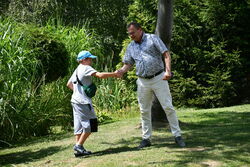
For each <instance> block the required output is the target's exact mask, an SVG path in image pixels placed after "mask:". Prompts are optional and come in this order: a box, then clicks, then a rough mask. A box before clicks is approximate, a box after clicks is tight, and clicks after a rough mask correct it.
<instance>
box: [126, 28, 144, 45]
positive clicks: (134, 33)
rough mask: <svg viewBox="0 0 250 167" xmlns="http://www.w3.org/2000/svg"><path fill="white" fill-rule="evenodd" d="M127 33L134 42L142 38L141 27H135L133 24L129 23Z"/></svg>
mask: <svg viewBox="0 0 250 167" xmlns="http://www.w3.org/2000/svg"><path fill="white" fill-rule="evenodd" d="M128 34H129V37H130V38H131V39H132V40H134V41H136V42H140V41H141V38H142V29H141V28H139V29H137V28H135V27H134V26H133V25H131V26H130V27H129V28H128Z"/></svg>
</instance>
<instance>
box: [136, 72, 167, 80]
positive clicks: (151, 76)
mask: <svg viewBox="0 0 250 167" xmlns="http://www.w3.org/2000/svg"><path fill="white" fill-rule="evenodd" d="M163 71H164V70H161V71H159V72H157V73H155V74H154V75H150V76H146V77H140V78H144V79H151V78H154V77H155V76H157V75H159V74H161V73H162V72H163Z"/></svg>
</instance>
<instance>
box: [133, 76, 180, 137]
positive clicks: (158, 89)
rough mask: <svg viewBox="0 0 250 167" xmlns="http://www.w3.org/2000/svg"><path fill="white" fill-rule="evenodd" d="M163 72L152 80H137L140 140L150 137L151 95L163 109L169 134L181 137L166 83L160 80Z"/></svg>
mask: <svg viewBox="0 0 250 167" xmlns="http://www.w3.org/2000/svg"><path fill="white" fill-rule="evenodd" d="M163 76H164V72H163V73H161V74H159V75H157V76H155V77H154V78H152V79H144V78H140V77H139V78H138V79H137V95H138V102H139V106H140V111H141V121H142V138H143V139H149V138H150V137H151V135H152V121H151V107H152V101H153V93H155V95H156V97H157V98H158V100H159V102H160V104H161V106H162V108H163V109H164V111H165V113H166V116H167V119H168V121H169V125H170V128H171V132H172V134H173V135H174V136H175V137H178V136H181V130H180V127H179V122H178V118H177V115H176V112H175V110H174V107H173V105H172V96H171V93H170V90H169V86H168V81H167V80H162V78H163Z"/></svg>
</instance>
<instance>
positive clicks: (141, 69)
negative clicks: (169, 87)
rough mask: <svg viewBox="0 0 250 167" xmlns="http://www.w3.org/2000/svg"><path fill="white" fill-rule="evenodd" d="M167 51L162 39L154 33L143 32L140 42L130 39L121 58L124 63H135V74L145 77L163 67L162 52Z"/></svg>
mask: <svg viewBox="0 0 250 167" xmlns="http://www.w3.org/2000/svg"><path fill="white" fill-rule="evenodd" d="M166 51H168V49H167V47H166V46H165V45H164V43H163V42H162V40H161V39H160V38H159V37H158V36H156V35H154V34H146V33H143V36H142V41H141V43H137V42H135V41H132V42H131V43H130V44H129V45H128V47H127V50H126V53H125V56H124V58H123V63H125V64H131V65H133V64H135V65H136V75H137V76H139V77H147V76H151V75H154V74H155V73H157V72H159V71H161V70H163V69H164V64H163V60H162V54H163V53H164V52H166Z"/></svg>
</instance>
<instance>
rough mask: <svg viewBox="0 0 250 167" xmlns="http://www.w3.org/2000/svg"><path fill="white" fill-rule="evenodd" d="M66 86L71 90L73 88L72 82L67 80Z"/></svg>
mask: <svg viewBox="0 0 250 167" xmlns="http://www.w3.org/2000/svg"><path fill="white" fill-rule="evenodd" d="M67 87H68V88H70V89H71V90H73V89H74V88H73V83H72V82H71V81H70V80H69V81H68V83H67Z"/></svg>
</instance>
